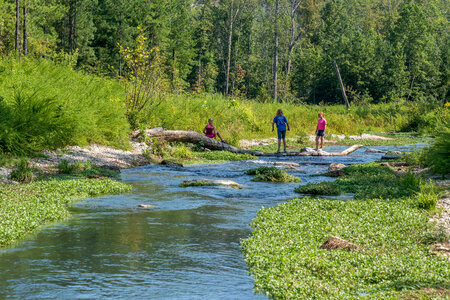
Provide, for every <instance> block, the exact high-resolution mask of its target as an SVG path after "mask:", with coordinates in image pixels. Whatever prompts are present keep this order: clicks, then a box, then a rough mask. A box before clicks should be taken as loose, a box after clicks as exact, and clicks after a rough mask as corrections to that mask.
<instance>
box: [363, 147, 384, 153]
mask: <svg viewBox="0 0 450 300" xmlns="http://www.w3.org/2000/svg"><path fill="white" fill-rule="evenodd" d="M366 152H369V153H387V151H383V150H378V149H374V148H367V149H366Z"/></svg>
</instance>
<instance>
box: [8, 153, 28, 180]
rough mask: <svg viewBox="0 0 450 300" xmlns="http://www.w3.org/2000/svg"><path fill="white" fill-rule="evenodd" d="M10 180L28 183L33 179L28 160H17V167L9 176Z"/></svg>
mask: <svg viewBox="0 0 450 300" xmlns="http://www.w3.org/2000/svg"><path fill="white" fill-rule="evenodd" d="M9 176H10V178H11V180H15V181H18V182H22V183H30V182H31V181H33V179H34V174H33V170H32V169H31V168H30V164H29V162H28V160H26V159H21V160H19V162H18V164H17V166H16V167H15V168H14V170H13V171H12V172H11V174H10V175H9Z"/></svg>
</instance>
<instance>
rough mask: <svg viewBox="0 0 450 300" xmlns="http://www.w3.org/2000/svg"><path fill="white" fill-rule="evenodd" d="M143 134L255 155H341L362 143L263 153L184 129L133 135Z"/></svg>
mask: <svg viewBox="0 0 450 300" xmlns="http://www.w3.org/2000/svg"><path fill="white" fill-rule="evenodd" d="M141 134H144V135H145V136H146V137H149V138H159V139H163V140H165V141H167V142H181V143H192V144H197V143H200V142H201V143H202V146H203V147H205V148H207V149H210V150H223V151H229V152H233V153H240V154H252V155H255V156H341V155H348V154H350V153H352V152H354V151H356V150H358V149H359V148H361V147H362V145H353V146H351V147H350V148H347V149H346V150H344V151H342V152H338V153H330V152H326V151H314V150H312V151H311V150H310V151H303V152H302V151H299V152H296V151H295V152H287V153H265V152H260V151H252V150H245V149H240V148H237V147H234V146H231V145H228V144H226V143H222V142H219V141H216V140H214V139H211V138H209V137H207V136H204V135H203V134H200V133H198V132H196V131H185V130H165V129H164V128H161V127H158V128H153V129H148V130H145V131H144V132H143V133H142V132H138V133H137V134H135V137H138V136H139V135H141Z"/></svg>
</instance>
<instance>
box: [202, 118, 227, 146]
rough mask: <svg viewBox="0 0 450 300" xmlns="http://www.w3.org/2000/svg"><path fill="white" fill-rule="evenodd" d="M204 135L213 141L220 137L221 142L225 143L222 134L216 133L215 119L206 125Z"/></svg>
mask: <svg viewBox="0 0 450 300" xmlns="http://www.w3.org/2000/svg"><path fill="white" fill-rule="evenodd" d="M203 134H204V135H206V136H207V137H209V138H212V139H213V138H215V137H216V136H218V137H219V139H220V141H222V142H224V141H223V139H222V137H221V136H220V133H219V132H218V131H216V127H214V120H213V119H209V120H208V125H206V126H205V128H204V129H203Z"/></svg>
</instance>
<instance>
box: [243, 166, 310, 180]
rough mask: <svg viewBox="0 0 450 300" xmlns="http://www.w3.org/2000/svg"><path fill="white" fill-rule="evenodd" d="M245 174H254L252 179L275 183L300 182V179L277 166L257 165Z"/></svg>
mask: <svg viewBox="0 0 450 300" xmlns="http://www.w3.org/2000/svg"><path fill="white" fill-rule="evenodd" d="M245 174H246V175H254V176H255V177H253V179H252V181H267V182H277V183H288V182H301V179H300V178H298V177H295V176H292V175H290V174H288V173H286V171H284V170H282V169H279V168H277V167H259V168H255V169H250V170H248V171H246V172H245Z"/></svg>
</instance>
